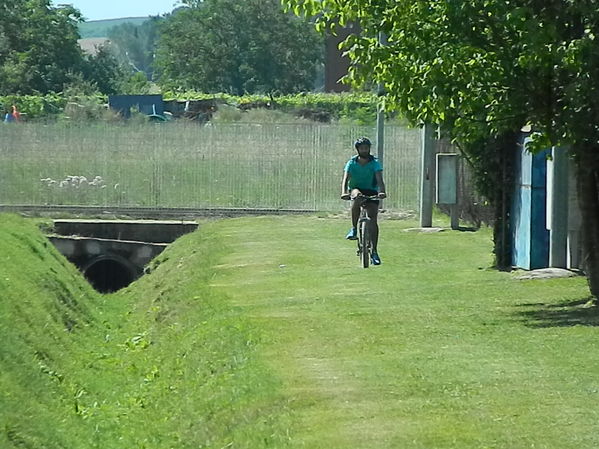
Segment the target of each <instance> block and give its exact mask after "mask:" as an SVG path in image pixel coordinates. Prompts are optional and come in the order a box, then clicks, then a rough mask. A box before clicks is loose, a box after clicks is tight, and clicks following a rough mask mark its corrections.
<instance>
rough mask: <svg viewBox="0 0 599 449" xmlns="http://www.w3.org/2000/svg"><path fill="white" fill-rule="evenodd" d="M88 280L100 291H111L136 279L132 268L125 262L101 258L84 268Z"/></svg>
mask: <svg viewBox="0 0 599 449" xmlns="http://www.w3.org/2000/svg"><path fill="white" fill-rule="evenodd" d="M84 275H85V277H86V279H87V280H88V282H89V283H90V284H91V285H92V287H94V289H96V290H97V291H99V292H100V293H113V292H116V291H118V290H120V289H122V288H124V287H127V286H128V285H129V284H131V282H133V281H134V280H135V279H136V277H137V276H136V275H135V273H134V272H133V270H132V269H131V268H130V267H128V266H127V265H126V264H125V263H123V262H121V261H119V260H116V259H113V258H103V259H99V260H96V261H94V262H92V263H91V264H90V265H89V266H88V267H87V268H86V269H85V270H84Z"/></svg>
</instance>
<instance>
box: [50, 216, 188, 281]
mask: <svg viewBox="0 0 599 449" xmlns="http://www.w3.org/2000/svg"><path fill="white" fill-rule="evenodd" d="M197 227H198V224H197V223H196V222H189V221H188V222H182V221H154V220H126V221H125V220H55V221H54V231H55V234H52V235H49V236H48V238H49V239H50V241H51V242H52V243H53V244H54V246H55V247H56V248H57V249H58V250H59V251H60V252H61V253H62V254H63V255H64V256H65V257H66V258H67V259H68V260H69V261H71V262H72V263H73V264H75V265H76V266H77V267H78V268H79V270H80V271H81V272H82V273H83V275H84V276H85V277H86V279H87V280H88V281H89V283H90V284H91V285H92V286H93V287H94V288H95V289H96V290H97V291H99V292H101V293H112V292H115V291H117V290H120V289H121V288H124V287H126V286H128V285H129V284H131V282H133V281H135V280H136V279H138V278H139V277H140V276H141V275H142V274H143V270H144V267H145V266H146V265H147V263H148V262H150V260H152V259H153V258H154V257H156V256H157V255H158V254H160V253H161V252H162V251H163V250H164V249H165V248H166V247H167V246H168V244H170V243H172V242H173V241H175V239H177V238H178V237H180V236H181V235H183V234H186V233H188V232H192V231H194V230H195V229H196V228H197Z"/></svg>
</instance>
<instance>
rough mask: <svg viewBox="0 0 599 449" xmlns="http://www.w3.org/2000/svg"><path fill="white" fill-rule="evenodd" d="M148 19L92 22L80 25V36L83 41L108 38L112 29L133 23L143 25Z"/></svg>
mask: <svg viewBox="0 0 599 449" xmlns="http://www.w3.org/2000/svg"><path fill="white" fill-rule="evenodd" d="M146 20H148V17H124V18H122V19H107V20H90V21H86V22H81V23H80V24H79V34H80V36H81V38H82V39H87V38H92V37H108V32H109V31H110V29H111V28H112V27H115V26H118V25H122V24H123V23H131V24H132V25H141V24H142V23H144V22H145V21H146Z"/></svg>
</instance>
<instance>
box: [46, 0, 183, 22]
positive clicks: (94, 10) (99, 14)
mask: <svg viewBox="0 0 599 449" xmlns="http://www.w3.org/2000/svg"><path fill="white" fill-rule="evenodd" d="M52 3H53V4H54V5H59V4H71V5H73V6H74V7H75V8H77V9H78V10H79V11H81V13H82V14H83V17H85V19H86V20H101V19H116V18H120V17H144V16H156V15H159V14H164V13H167V12H171V11H172V10H173V8H175V7H176V6H179V5H180V3H179V1H178V0H52Z"/></svg>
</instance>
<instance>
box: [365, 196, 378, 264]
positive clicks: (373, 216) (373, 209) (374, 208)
mask: <svg viewBox="0 0 599 449" xmlns="http://www.w3.org/2000/svg"><path fill="white" fill-rule="evenodd" d="M366 210H367V211H368V216H369V217H370V232H371V238H372V251H373V252H375V253H376V252H377V245H378V243H379V223H378V216H379V203H372V202H368V203H367V204H366Z"/></svg>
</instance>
